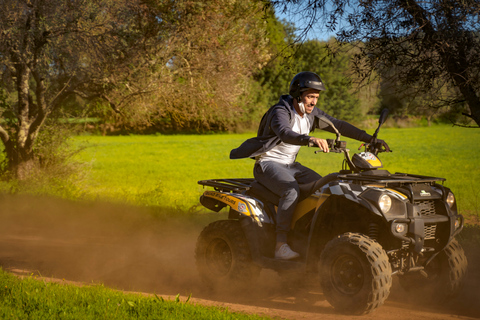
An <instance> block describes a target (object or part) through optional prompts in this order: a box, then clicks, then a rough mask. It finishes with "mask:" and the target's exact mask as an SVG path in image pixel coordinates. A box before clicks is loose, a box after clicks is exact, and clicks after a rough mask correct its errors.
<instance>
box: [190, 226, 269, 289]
mask: <svg viewBox="0 0 480 320" xmlns="http://www.w3.org/2000/svg"><path fill="white" fill-rule="evenodd" d="M195 259H196V264H197V269H198V272H199V274H200V277H201V278H202V280H203V281H204V282H205V283H206V284H207V285H209V286H213V287H216V286H225V285H227V286H231V285H232V284H236V285H239V284H242V285H246V284H247V283H248V282H250V281H251V280H253V279H255V278H256V277H257V276H258V274H259V273H260V268H259V267H258V266H256V265H254V264H253V262H252V258H251V253H250V249H249V247H248V243H247V239H246V238H245V235H244V233H243V230H242V228H241V226H240V223H239V222H238V221H237V220H220V221H215V222H212V223H211V224H209V225H208V226H206V227H205V229H203V231H202V232H201V234H200V236H199V237H198V240H197V246H196V248H195Z"/></svg>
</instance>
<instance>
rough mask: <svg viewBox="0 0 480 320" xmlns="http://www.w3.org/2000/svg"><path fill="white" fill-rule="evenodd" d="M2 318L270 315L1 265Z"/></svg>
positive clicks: (139, 317)
mask: <svg viewBox="0 0 480 320" xmlns="http://www.w3.org/2000/svg"><path fill="white" fill-rule="evenodd" d="M0 319H95V320H96V319H268V318H265V317H259V316H256V315H246V314H241V313H233V312H229V311H228V309H221V308H217V307H202V306H198V305H194V304H192V303H191V302H189V298H187V299H185V301H180V298H179V296H177V297H176V298H175V300H166V299H163V298H161V297H158V296H157V295H150V296H145V295H140V294H133V293H132V294H124V293H122V292H119V291H114V290H111V289H107V288H105V287H103V286H100V285H92V286H82V287H78V286H72V285H65V284H61V283H54V282H44V281H40V280H38V279H35V277H28V278H26V279H23V280H21V279H19V278H17V277H15V276H13V275H11V274H8V273H6V272H4V271H3V270H1V269H0Z"/></svg>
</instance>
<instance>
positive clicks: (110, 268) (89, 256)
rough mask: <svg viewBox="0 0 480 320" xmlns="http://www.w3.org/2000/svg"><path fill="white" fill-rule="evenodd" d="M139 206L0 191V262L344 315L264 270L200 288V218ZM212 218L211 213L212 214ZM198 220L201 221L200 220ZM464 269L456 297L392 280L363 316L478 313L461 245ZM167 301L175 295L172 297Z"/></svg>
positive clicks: (473, 252) (141, 287)
mask: <svg viewBox="0 0 480 320" xmlns="http://www.w3.org/2000/svg"><path fill="white" fill-rule="evenodd" d="M141 211H142V210H141V209H138V208H131V207H126V206H115V205H109V204H74V203H71V202H67V201H60V200H51V199H38V198H32V197H5V196H0V266H1V267H2V268H3V269H4V270H10V271H11V272H13V273H17V274H31V273H35V274H39V275H41V276H44V277H53V278H57V279H65V280H69V281H78V282H82V283H91V282H95V283H103V284H105V285H106V286H109V287H113V288H118V289H122V290H130V291H137V292H146V293H157V294H160V295H163V296H167V297H168V296H171V297H174V296H175V295H177V294H181V295H183V296H188V295H190V294H192V297H193V299H192V300H191V301H193V302H195V303H201V304H206V305H217V306H228V308H229V309H230V310H232V311H244V312H249V313H256V314H265V315H269V316H277V317H280V318H289V319H317V318H320V317H321V318H322V319H347V318H350V317H347V316H343V315H340V314H337V313H335V311H334V310H333V308H332V307H330V305H329V304H328V303H327V302H326V301H325V299H324V298H323V295H322V293H321V291H320V290H318V289H316V287H315V286H312V285H310V286H300V287H299V286H298V282H295V281H288V279H287V280H286V279H282V278H280V277H279V276H278V275H277V274H276V273H274V272H270V271H263V272H262V274H261V278H260V280H259V281H258V284H257V287H256V288H255V290H253V291H252V292H249V293H238V292H237V293H236V294H235V295H227V294H225V292H222V293H221V294H217V295H215V294H212V293H210V292H206V291H205V290H204V288H203V287H202V286H201V284H200V282H199V279H198V277H197V274H196V270H195V265H194V259H193V250H194V246H195V241H196V238H197V236H198V234H199V232H200V231H201V229H202V227H203V225H205V224H206V223H208V221H207V220H208V218H205V217H204V218H202V219H203V220H204V221H192V220H185V219H183V220H182V219H178V220H172V219H168V220H167V219H153V218H151V217H150V216H149V215H147V214H145V212H141ZM214 218H215V216H214V215H213V214H212V217H211V219H214ZM199 220H200V219H199ZM465 251H466V254H467V258H468V260H469V274H468V279H467V283H466V286H465V288H464V289H463V291H462V292H461V293H460V295H459V297H457V298H456V299H455V300H453V301H450V302H449V303H448V304H444V305H442V306H441V307H439V306H435V307H428V306H420V305H416V304H415V303H414V302H412V301H409V300H408V297H407V296H406V295H405V292H404V291H403V290H402V289H401V288H400V286H399V285H398V283H396V282H395V281H394V285H393V287H392V293H391V295H390V297H389V299H388V301H387V302H386V304H385V305H384V306H382V307H381V308H379V309H378V310H376V311H375V312H373V313H372V314H369V315H366V316H362V317H361V318H362V319H402V320H403V319H477V318H480V268H479V262H480V248H474V247H473V246H472V247H465ZM172 299H173V298H172Z"/></svg>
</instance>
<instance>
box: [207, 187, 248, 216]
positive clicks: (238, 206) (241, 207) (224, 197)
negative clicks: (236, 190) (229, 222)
mask: <svg viewBox="0 0 480 320" xmlns="http://www.w3.org/2000/svg"><path fill="white" fill-rule="evenodd" d="M203 195H204V196H206V197H209V198H213V199H217V200H218V201H221V202H223V203H226V204H227V205H229V206H230V207H231V208H232V209H233V210H236V211H238V212H240V213H243V214H245V215H247V216H249V215H250V212H249V209H248V205H247V204H246V203H245V202H244V201H242V200H239V199H238V198H236V197H234V196H231V195H229V194H226V193H221V192H217V191H205V192H204V193H203Z"/></svg>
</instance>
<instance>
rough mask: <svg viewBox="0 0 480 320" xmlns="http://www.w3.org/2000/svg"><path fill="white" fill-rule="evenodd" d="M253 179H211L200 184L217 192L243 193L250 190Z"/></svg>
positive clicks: (199, 182)
mask: <svg viewBox="0 0 480 320" xmlns="http://www.w3.org/2000/svg"><path fill="white" fill-rule="evenodd" d="M253 181H254V179H253V178H250V179H248V178H247V179H210V180H200V181H198V184H201V185H202V186H208V187H213V188H214V189H215V190H216V191H223V192H227V191H228V192H242V191H247V190H248V189H250V186H251V184H252V182H253Z"/></svg>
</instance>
